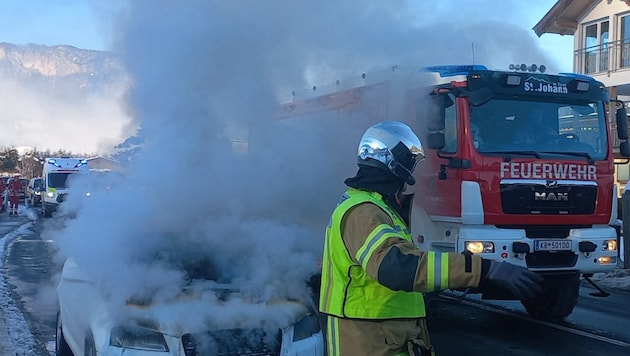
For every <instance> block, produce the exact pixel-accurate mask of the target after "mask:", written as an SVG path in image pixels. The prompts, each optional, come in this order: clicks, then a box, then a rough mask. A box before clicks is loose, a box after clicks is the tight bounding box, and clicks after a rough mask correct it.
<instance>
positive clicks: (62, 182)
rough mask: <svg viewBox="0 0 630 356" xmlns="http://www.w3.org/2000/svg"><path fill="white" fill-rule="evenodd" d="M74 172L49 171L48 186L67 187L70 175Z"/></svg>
mask: <svg viewBox="0 0 630 356" xmlns="http://www.w3.org/2000/svg"><path fill="white" fill-rule="evenodd" d="M71 174H72V173H48V187H50V188H55V189H59V188H67V185H66V182H67V180H68V176H70V175H71Z"/></svg>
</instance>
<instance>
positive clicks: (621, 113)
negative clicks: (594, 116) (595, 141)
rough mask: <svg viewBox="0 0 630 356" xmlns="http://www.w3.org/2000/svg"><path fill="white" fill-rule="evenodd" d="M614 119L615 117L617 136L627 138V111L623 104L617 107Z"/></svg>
mask: <svg viewBox="0 0 630 356" xmlns="http://www.w3.org/2000/svg"><path fill="white" fill-rule="evenodd" d="M615 116H616V119H617V137H619V139H620V140H627V139H628V112H627V111H626V107H625V105H623V103H622V106H621V107H620V108H619V109H617V113H616V115H615Z"/></svg>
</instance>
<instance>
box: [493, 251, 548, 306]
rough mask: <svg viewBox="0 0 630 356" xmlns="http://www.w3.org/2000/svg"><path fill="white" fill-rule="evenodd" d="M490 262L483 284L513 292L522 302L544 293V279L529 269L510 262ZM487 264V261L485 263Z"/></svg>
mask: <svg viewBox="0 0 630 356" xmlns="http://www.w3.org/2000/svg"><path fill="white" fill-rule="evenodd" d="M486 261H489V262H490V267H489V268H488V272H487V273H486V274H485V276H484V275H482V279H485V281H483V280H482V283H483V282H489V283H493V284H495V285H497V286H499V287H502V288H505V289H507V290H509V291H510V292H512V294H514V296H516V297H517V298H518V299H520V300H524V299H528V298H533V297H535V296H536V295H537V294H539V293H540V292H542V290H543V289H542V282H543V277H542V276H540V275H539V274H536V273H534V272H532V271H530V270H528V269H527V268H524V267H519V266H516V265H513V264H511V263H508V262H499V261H493V260H486ZM484 262H485V261H484Z"/></svg>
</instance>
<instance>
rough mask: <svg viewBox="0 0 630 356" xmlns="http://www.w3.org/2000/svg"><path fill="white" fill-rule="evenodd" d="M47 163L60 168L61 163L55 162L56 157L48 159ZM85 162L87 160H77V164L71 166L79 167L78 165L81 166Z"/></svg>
mask: <svg viewBox="0 0 630 356" xmlns="http://www.w3.org/2000/svg"><path fill="white" fill-rule="evenodd" d="M48 164H52V165H53V166H55V167H58V168H61V165H60V164H59V163H58V162H57V160H56V159H53V158H51V159H49V160H48ZM86 164H88V162H87V160H86V159H82V160H80V161H79V162H77V164H75V165H74V167H73V168H79V167H81V166H83V165H86Z"/></svg>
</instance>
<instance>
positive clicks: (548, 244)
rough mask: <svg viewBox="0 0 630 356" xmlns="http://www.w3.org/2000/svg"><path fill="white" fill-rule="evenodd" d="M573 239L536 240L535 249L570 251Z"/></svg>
mask: <svg viewBox="0 0 630 356" xmlns="http://www.w3.org/2000/svg"><path fill="white" fill-rule="evenodd" d="M571 247H572V246H571V240H536V242H535V243H534V251H570V250H571Z"/></svg>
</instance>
